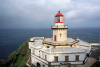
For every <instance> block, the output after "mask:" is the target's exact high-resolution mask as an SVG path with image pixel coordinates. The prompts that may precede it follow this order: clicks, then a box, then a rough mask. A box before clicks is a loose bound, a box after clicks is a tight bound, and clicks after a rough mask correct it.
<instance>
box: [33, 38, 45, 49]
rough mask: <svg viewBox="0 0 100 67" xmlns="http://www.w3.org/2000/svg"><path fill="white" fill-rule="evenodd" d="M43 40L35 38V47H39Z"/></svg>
mask: <svg viewBox="0 0 100 67" xmlns="http://www.w3.org/2000/svg"><path fill="white" fill-rule="evenodd" d="M42 42H43V40H36V41H35V43H34V47H35V48H41V46H42Z"/></svg>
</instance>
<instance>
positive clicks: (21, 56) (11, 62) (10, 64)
mask: <svg viewBox="0 0 100 67" xmlns="http://www.w3.org/2000/svg"><path fill="white" fill-rule="evenodd" d="M28 42H29V40H27V41H25V42H24V43H23V44H22V45H21V46H20V47H19V48H18V50H16V51H14V52H13V53H11V54H10V56H9V57H8V61H5V60H1V61H0V67H24V66H26V62H27V60H28V58H29V56H30V50H29V48H28Z"/></svg>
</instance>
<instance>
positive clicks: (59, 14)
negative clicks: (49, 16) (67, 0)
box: [55, 11, 63, 17]
mask: <svg viewBox="0 0 100 67" xmlns="http://www.w3.org/2000/svg"><path fill="white" fill-rule="evenodd" d="M57 16H63V15H62V14H61V13H60V11H58V13H57V14H56V15H55V17H57Z"/></svg>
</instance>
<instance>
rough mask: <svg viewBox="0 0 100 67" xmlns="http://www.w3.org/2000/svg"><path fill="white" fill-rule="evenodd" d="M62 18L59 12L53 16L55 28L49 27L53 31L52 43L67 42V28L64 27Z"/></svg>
mask: <svg viewBox="0 0 100 67" xmlns="http://www.w3.org/2000/svg"><path fill="white" fill-rule="evenodd" d="M63 16H64V15H63V14H61V13H60V11H58V13H57V14H56V15H55V26H52V27H51V28H52V30H53V41H58V42H62V41H66V40H67V29H68V26H66V25H64V22H63Z"/></svg>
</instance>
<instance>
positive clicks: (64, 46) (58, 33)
mask: <svg viewBox="0 0 100 67" xmlns="http://www.w3.org/2000/svg"><path fill="white" fill-rule="evenodd" d="M51 28H52V31H53V36H52V37H51V38H44V37H33V38H30V42H29V49H31V63H32V64H33V65H35V66H37V67H43V66H42V65H45V67H50V66H56V67H59V66H64V65H62V64H64V63H66V62H67V63H71V64H84V63H85V62H86V61H87V59H88V56H89V55H90V51H91V45H90V44H89V43H87V42H85V41H82V40H80V39H74V38H71V37H67V29H68V26H66V25H64V22H63V15H62V14H61V13H60V11H58V13H57V14H56V15H55V25H54V26H51Z"/></svg>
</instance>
